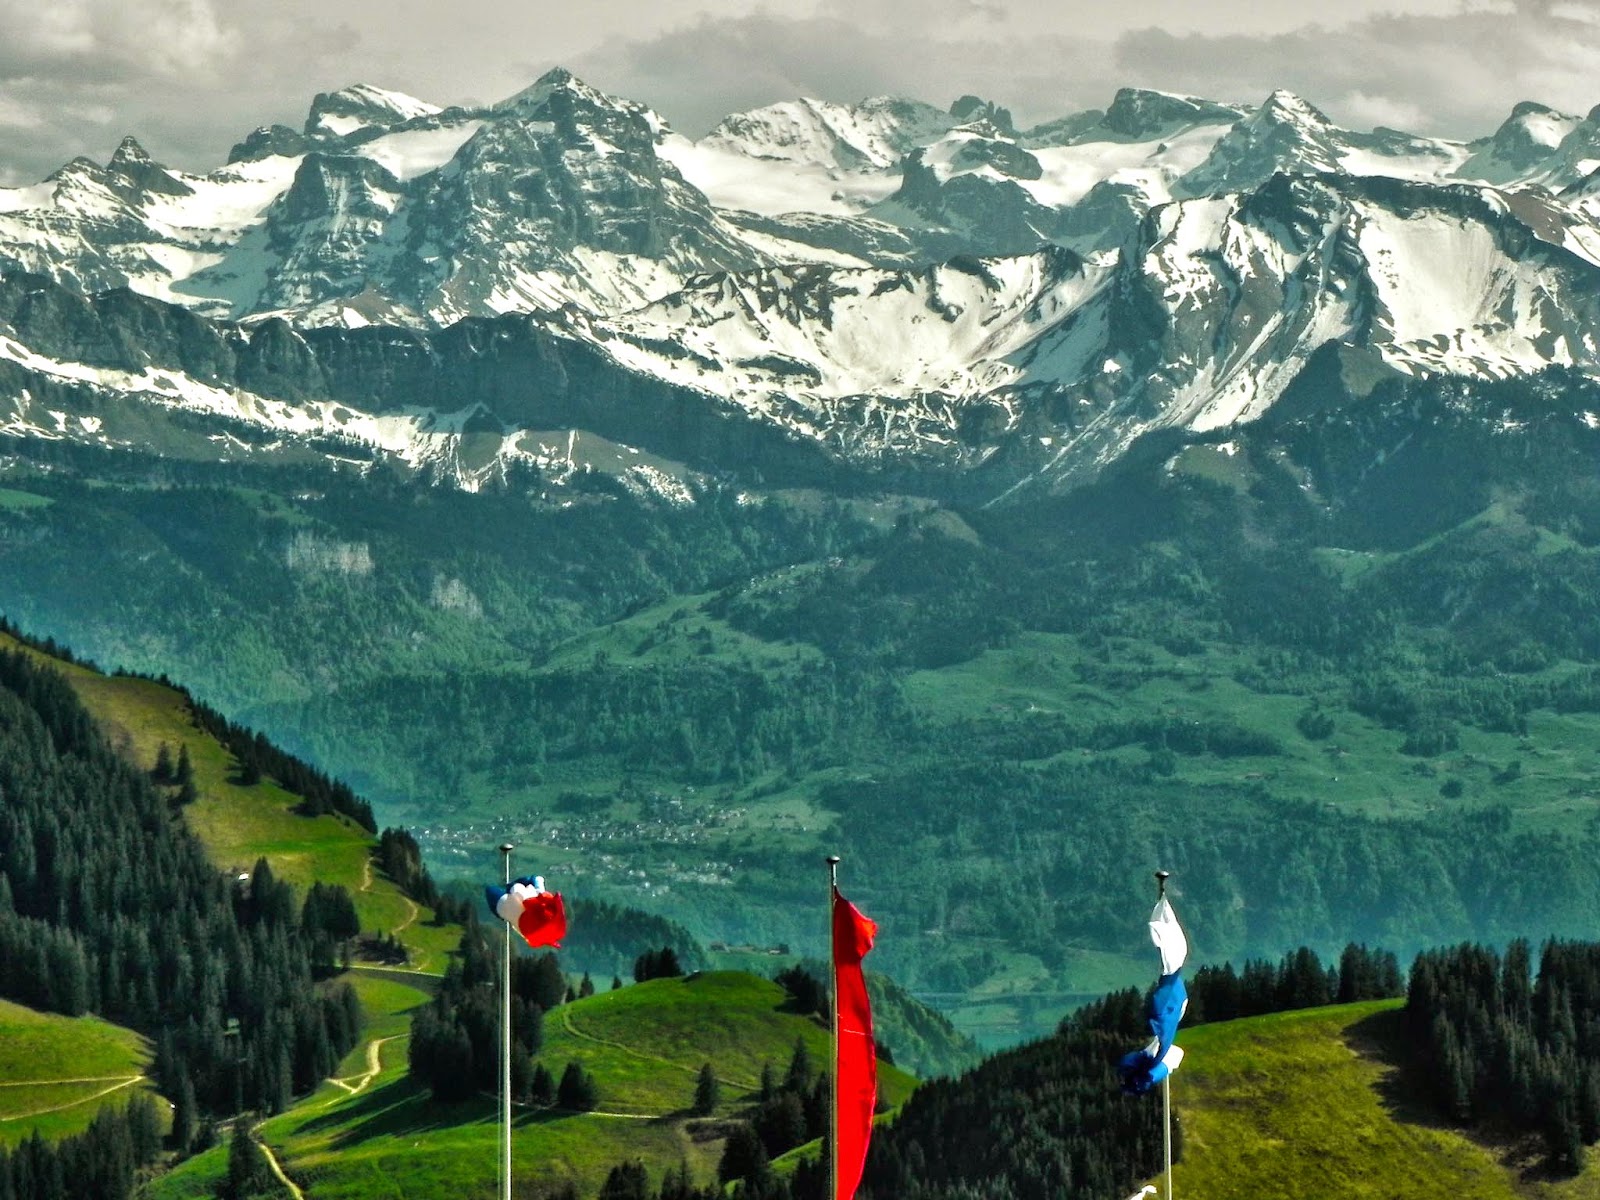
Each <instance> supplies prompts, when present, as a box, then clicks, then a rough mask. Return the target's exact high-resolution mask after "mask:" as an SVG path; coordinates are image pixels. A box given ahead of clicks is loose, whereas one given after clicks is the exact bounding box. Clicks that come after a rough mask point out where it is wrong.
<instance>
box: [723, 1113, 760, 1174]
mask: <svg viewBox="0 0 1600 1200" xmlns="http://www.w3.org/2000/svg"><path fill="white" fill-rule="evenodd" d="M767 1162H768V1160H767V1152H766V1149H765V1148H764V1147H763V1146H762V1145H761V1139H760V1138H759V1137H757V1136H756V1131H755V1130H754V1129H752V1128H751V1127H750V1126H749V1125H747V1124H745V1123H744V1122H743V1121H741V1122H739V1124H737V1125H735V1126H734V1127H733V1129H732V1130H731V1131H730V1132H729V1134H728V1141H727V1144H726V1145H724V1146H723V1148H722V1161H721V1162H719V1163H718V1164H717V1178H718V1179H720V1180H721V1181H722V1182H723V1183H732V1182H733V1181H734V1180H735V1179H749V1180H754V1179H759V1178H761V1177H762V1176H764V1175H765V1174H766V1173H767V1170H768V1167H767Z"/></svg>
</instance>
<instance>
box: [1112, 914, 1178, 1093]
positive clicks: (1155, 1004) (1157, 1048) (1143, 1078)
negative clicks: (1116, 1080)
mask: <svg viewBox="0 0 1600 1200" xmlns="http://www.w3.org/2000/svg"><path fill="white" fill-rule="evenodd" d="M1150 940H1151V941H1153V942H1154V943H1155V944H1156V949H1157V950H1159V951H1160V952H1161V977H1160V978H1159V979H1157V980H1156V988H1155V991H1153V992H1151V993H1150V1009H1149V1014H1148V1016H1149V1022H1150V1032H1151V1034H1152V1035H1153V1036H1152V1037H1151V1039H1150V1044H1149V1045H1148V1046H1146V1047H1144V1049H1142V1050H1135V1051H1134V1052H1133V1053H1132V1054H1129V1055H1125V1056H1124V1057H1123V1059H1122V1062H1121V1063H1120V1064H1118V1066H1117V1073H1118V1074H1119V1075H1120V1076H1121V1077H1122V1090H1123V1091H1125V1092H1133V1093H1142V1092H1148V1091H1149V1090H1150V1089H1151V1088H1153V1087H1155V1085H1156V1084H1158V1083H1160V1082H1161V1081H1162V1080H1163V1079H1165V1078H1166V1077H1167V1076H1168V1075H1170V1074H1172V1072H1173V1071H1176V1070H1177V1069H1178V1064H1179V1063H1181V1062H1182V1061H1183V1049H1182V1048H1181V1047H1180V1046H1178V1045H1177V1043H1176V1040H1175V1039H1176V1038H1177V1036H1178V1022H1179V1021H1181V1020H1183V1014H1184V1010H1185V1009H1187V1008H1188V1007H1189V993H1188V990H1187V989H1186V988H1185V987H1184V986H1183V960H1184V959H1186V958H1187V957H1188V956H1189V939H1188V938H1186V937H1184V935H1183V926H1181V925H1179V924H1178V914H1177V913H1175V912H1173V911H1172V902H1171V901H1170V900H1168V899H1167V897H1166V893H1164V892H1163V893H1162V896H1161V899H1159V900H1157V901H1156V906H1155V908H1154V909H1153V910H1152V911H1151V913H1150Z"/></svg>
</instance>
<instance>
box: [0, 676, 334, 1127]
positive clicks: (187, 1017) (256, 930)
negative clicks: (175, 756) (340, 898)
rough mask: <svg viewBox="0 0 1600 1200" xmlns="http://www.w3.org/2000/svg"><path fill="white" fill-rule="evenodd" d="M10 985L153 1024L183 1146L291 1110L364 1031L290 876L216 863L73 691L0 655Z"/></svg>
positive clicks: (4, 946)
mask: <svg viewBox="0 0 1600 1200" xmlns="http://www.w3.org/2000/svg"><path fill="white" fill-rule="evenodd" d="M0 795H3V796H4V797H5V805H4V807H3V808H0V994H4V995H6V996H7V997H9V998H12V999H15V1000H17V1001H19V1002H22V1003H25V1004H31V1005H34V1006H36V1007H40V1008H43V1009H47V1010H50V1011H55V1012H62V1013H67V1014H69V1015H76V1014H79V1013H83V1012H94V1013H98V1014H100V1015H101V1016H104V1017H106V1018H107V1019H109V1020H113V1021H117V1022H119V1023H122V1024H126V1025H129V1026H131V1027H133V1028H135V1029H138V1030H140V1031H142V1032H144V1033H146V1034H147V1035H149V1036H150V1037H151V1038H152V1040H153V1041H154V1043H155V1057H154V1064H153V1067H152V1074H153V1075H154V1077H155V1078H156V1079H157V1081H158V1082H159V1084H160V1087H161V1090H162V1092H163V1093H164V1094H165V1095H166V1096H168V1097H169V1098H170V1099H171V1100H172V1102H173V1103H174V1105H175V1112H174V1118H173V1120H174V1124H173V1134H172V1142H173V1144H174V1146H175V1147H176V1148H178V1149H179V1150H184V1149H187V1148H188V1146H189V1144H190V1143H191V1142H192V1140H193V1139H194V1138H195V1137H196V1136H197V1134H198V1130H199V1128H200V1126H201V1124H202V1123H203V1122H204V1121H205V1120H207V1119H208V1118H209V1117H213V1116H216V1115H220V1114H224V1113H231V1112H237V1111H239V1110H241V1109H243V1108H246V1107H249V1108H254V1109H258V1110H260V1111H263V1112H278V1111H281V1110H282V1109H283V1108H284V1106H285V1105H287V1103H288V1102H289V1099H290V1097H291V1096H292V1095H293V1094H294V1093H295V1092H299V1091H305V1090H308V1089H310V1088H311V1087H312V1086H314V1085H315V1084H316V1082H317V1081H318V1080H320V1079H322V1078H324V1077H325V1076H326V1075H327V1074H329V1073H330V1072H331V1071H332V1069H333V1068H334V1067H335V1066H336V1065H337V1063H338V1061H339V1060H340V1059H341V1058H342V1057H343V1056H344V1054H345V1053H346V1052H347V1051H348V1050H349V1049H350V1047H351V1046H353V1045H354V1044H355V1042H356V1040H357V1038H358V1036H359V1030H360V1023H361V1011H360V1005H359V1003H358V1002H357V1000H356V998H355V995H354V992H353V991H351V989H350V988H349V987H348V986H335V987H330V986H319V985H317V983H316V980H315V978H314V972H313V963H312V960H313V952H312V951H313V947H312V938H311V937H310V936H309V935H308V933H307V930H306V929H305V928H304V927H303V926H302V912H301V909H300V906H299V905H297V904H296V901H295V895H294V892H293V889H291V888H290V887H289V886H288V885H287V884H285V883H282V882H281V881H279V880H277V879H275V878H274V877H273V875H272V872H271V869H270V867H269V866H268V865H267V863H266V862H265V861H264V860H263V861H261V862H258V863H257V864H256V867H255V870H254V871H253V872H251V873H250V875H249V877H248V878H246V879H243V880H234V879H228V878H225V877H224V876H222V875H221V874H220V873H219V872H218V871H217V870H216V869H215V868H214V867H213V866H212V865H211V864H210V862H209V861H208V860H207V858H206V855H205V851H204V849H203V848H202V847H201V845H200V843H199V841H198V840H197V839H196V838H195V837H194V836H193V835H192V834H191V833H190V832H189V831H188V830H187V829H186V828H185V827H184V826H183V825H182V823H181V821H180V820H178V819H175V817H174V816H173V814H172V813H171V812H170V810H169V807H168V804H167V801H166V798H165V796H164V795H163V794H162V792H161V791H160V790H159V789H158V788H156V787H155V786H154V785H153V784H152V782H151V781H150V780H149V778H148V777H147V776H146V775H145V774H144V773H143V772H140V771H138V770H137V769H135V768H134V767H133V766H131V765H130V764H129V763H127V762H125V761H124V760H123V759H122V758H121V757H119V756H118V755H117V754H116V753H115V752H114V751H113V750H112V748H111V747H110V746H109V745H108V744H107V742H106V741H105V739H104V738H103V737H102V736H101V735H100V733H99V732H98V730H97V729H96V727H95V725H94V723H93V721H92V720H91V718H90V717H89V714H88V713H87V711H86V710H85V709H84V708H83V706H82V705H81V703H79V701H78V699H77V697H76V696H75V695H74V694H73V692H72V689H71V688H70V686H69V685H68V684H67V683H66V681H65V680H64V679H62V677H61V676H60V675H58V674H56V673H55V672H54V671H51V670H49V669H47V668H45V667H42V666H39V665H37V664H36V663H34V662H33V661H32V660H31V659H30V658H29V657H28V656H26V655H25V654H23V653H20V652H12V653H0Z"/></svg>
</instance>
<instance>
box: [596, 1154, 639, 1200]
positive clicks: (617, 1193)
mask: <svg viewBox="0 0 1600 1200" xmlns="http://www.w3.org/2000/svg"><path fill="white" fill-rule="evenodd" d="M599 1200H650V1177H649V1175H647V1174H646V1173H645V1169H644V1163H642V1162H640V1161H638V1160H637V1159H635V1160H634V1161H632V1162H625V1163H618V1164H617V1165H616V1166H614V1167H612V1168H611V1173H610V1174H609V1175H607V1176H606V1181H605V1182H604V1183H603V1184H601V1185H600V1197H599Z"/></svg>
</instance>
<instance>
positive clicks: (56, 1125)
mask: <svg viewBox="0 0 1600 1200" xmlns="http://www.w3.org/2000/svg"><path fill="white" fill-rule="evenodd" d="M149 1065H150V1047H149V1045H148V1044H147V1043H146V1041H145V1039H144V1038H142V1037H140V1036H139V1035H138V1034H137V1033H135V1032H133V1030H131V1029H124V1028H122V1027H121V1026H118V1025H112V1024H110V1023H109V1022H107V1021H102V1020H100V1019H99V1018H97V1017H87V1016H85V1017H62V1016H56V1015H54V1014H50V1013H41V1012H35V1011H34V1010H33V1009H30V1008H24V1007H22V1006H21V1005H20V1004H12V1003H10V1002H8V1001H5V1000H0V1146H13V1145H16V1144H17V1143H18V1142H21V1141H24V1140H26V1139H27V1138H28V1137H30V1136H32V1135H33V1133H34V1132H35V1131H37V1132H38V1133H39V1134H41V1135H42V1136H44V1137H46V1138H58V1137H64V1136H66V1135H68V1134H74V1133H82V1132H83V1131H84V1130H85V1129H87V1128H88V1127H89V1122H90V1121H91V1120H92V1119H93V1117H94V1114H95V1113H96V1112H98V1111H99V1109H100V1107H101V1106H102V1105H104V1104H122V1103H126V1102H127V1099H128V1097H129V1096H130V1095H132V1094H134V1093H136V1092H138V1091H142V1090H149V1091H153V1090H154V1085H153V1084H152V1083H151V1082H150V1080H149V1079H148V1078H146V1076H145V1071H146V1069H147V1068H148V1067H149ZM158 1104H159V1106H160V1107H161V1108H162V1109H165V1107H166V1104H165V1103H164V1102H160V1101H158Z"/></svg>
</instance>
